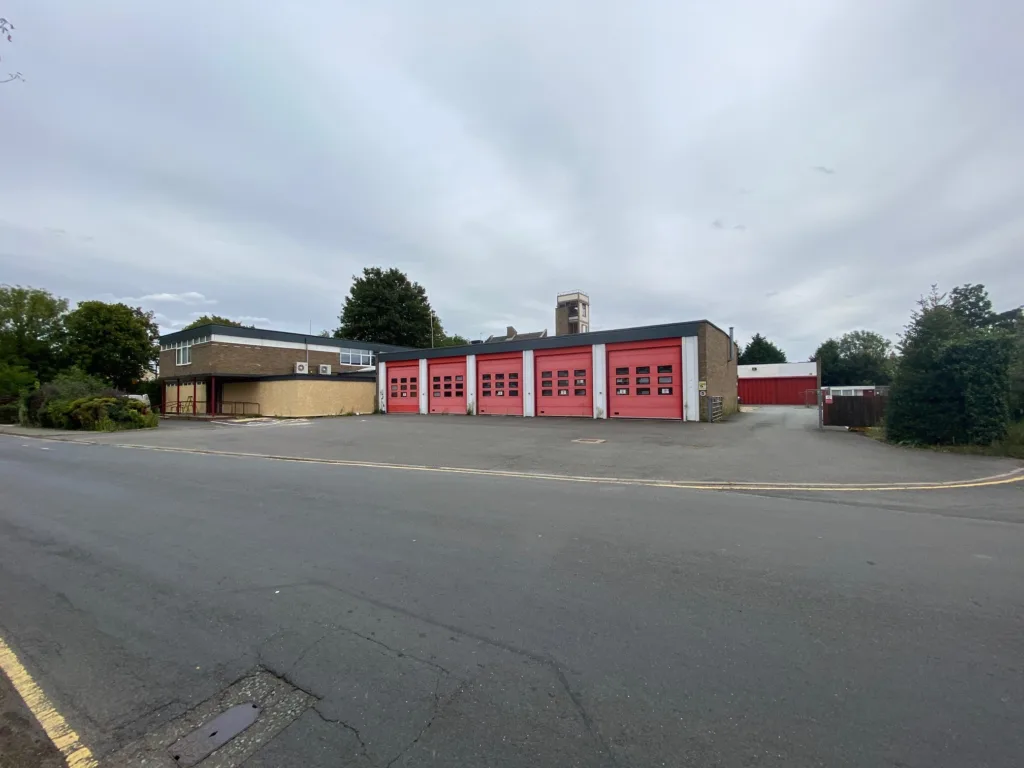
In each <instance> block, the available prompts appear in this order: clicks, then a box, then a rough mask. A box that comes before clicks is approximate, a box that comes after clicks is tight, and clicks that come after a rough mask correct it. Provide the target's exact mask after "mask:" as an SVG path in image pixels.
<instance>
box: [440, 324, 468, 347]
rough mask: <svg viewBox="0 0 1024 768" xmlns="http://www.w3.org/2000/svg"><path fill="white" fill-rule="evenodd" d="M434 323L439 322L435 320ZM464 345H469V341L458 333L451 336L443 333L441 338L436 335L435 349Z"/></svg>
mask: <svg viewBox="0 0 1024 768" xmlns="http://www.w3.org/2000/svg"><path fill="white" fill-rule="evenodd" d="M434 322H435V323H436V322H437V321H436V320H435V321H434ZM464 344H469V339H467V338H466V337H465V336H459V334H457V333H455V334H452V335H451V336H449V335H448V334H446V333H443V334H442V335H441V337H440V338H438V337H437V336H436V335H435V336H434V346H435V347H461V346H463V345H464Z"/></svg>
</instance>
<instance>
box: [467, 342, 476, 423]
mask: <svg viewBox="0 0 1024 768" xmlns="http://www.w3.org/2000/svg"><path fill="white" fill-rule="evenodd" d="M466 411H467V412H468V413H470V414H472V415H473V416H476V355H466Z"/></svg>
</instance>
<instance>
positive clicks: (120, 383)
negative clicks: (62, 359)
mask: <svg viewBox="0 0 1024 768" xmlns="http://www.w3.org/2000/svg"><path fill="white" fill-rule="evenodd" d="M65 327H66V329H67V352H68V360H69V361H70V363H71V364H72V365H74V366H77V367H78V368H80V369H81V370H82V371H84V372H85V373H87V374H90V375H92V376H98V377H99V378H102V379H105V380H106V381H109V382H110V383H111V384H113V385H114V386H115V387H117V388H118V389H125V390H127V389H131V388H132V387H133V386H135V384H136V383H137V382H138V381H140V380H141V379H142V377H143V376H144V375H145V374H146V372H147V371H151V370H152V369H153V362H154V361H155V360H156V359H157V357H158V356H159V354H160V347H159V345H158V344H157V338H158V337H159V335H160V332H159V330H158V329H157V325H156V322H155V321H154V320H153V313H152V312H144V311H143V310H141V309H139V308H138V307H129V306H128V305H126V304H107V303H106V302H102V301H83V302H82V303H81V304H79V305H78V306H77V307H76V308H75V309H74V310H73V311H72V312H69V313H68V316H67V318H66V319H65Z"/></svg>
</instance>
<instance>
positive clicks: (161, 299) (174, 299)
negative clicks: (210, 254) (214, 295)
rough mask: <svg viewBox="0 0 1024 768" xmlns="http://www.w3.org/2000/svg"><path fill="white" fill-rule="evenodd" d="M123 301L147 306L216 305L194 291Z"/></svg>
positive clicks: (152, 295)
mask: <svg viewBox="0 0 1024 768" xmlns="http://www.w3.org/2000/svg"><path fill="white" fill-rule="evenodd" d="M125 301H133V302H134V301H138V302H143V303H149V304H216V303H217V301H216V300H215V299H208V298H206V297H205V296H204V295H203V294H201V293H197V292H196V291H185V292H184V293H147V294H146V295H145V296H140V297H139V298H137V299H125Z"/></svg>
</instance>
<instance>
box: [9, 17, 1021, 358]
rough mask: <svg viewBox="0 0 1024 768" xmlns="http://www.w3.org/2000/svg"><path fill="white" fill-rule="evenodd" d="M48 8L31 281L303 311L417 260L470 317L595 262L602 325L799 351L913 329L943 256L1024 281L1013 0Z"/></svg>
mask: <svg viewBox="0 0 1024 768" xmlns="http://www.w3.org/2000/svg"><path fill="white" fill-rule="evenodd" d="M45 5H46V7H45V8H43V6H42V5H40V4H39V3H33V2H29V0H8V3H7V4H6V5H5V8H4V13H5V16H7V17H8V18H11V19H12V20H14V21H15V23H16V24H17V25H18V28H19V30H21V31H22V32H23V37H21V38H19V44H18V46H17V48H16V49H13V48H12V49H11V50H9V51H8V52H6V59H7V61H5V63H7V64H10V66H11V67H12V68H16V69H17V70H19V71H21V72H23V73H25V77H26V79H27V80H28V81H29V82H27V83H25V84H19V87H17V88H14V89H10V90H5V91H4V93H3V108H4V117H3V126H4V137H5V146H7V147H8V148H10V149H11V151H10V152H8V153H7V154H6V155H5V160H4V184H3V185H0V267H2V274H3V275H4V279H5V281H8V282H17V283H22V284H31V285H38V286H41V287H46V288H49V289H50V290H53V291H54V292H56V293H59V294H61V295H64V296H67V297H69V298H71V299H72V300H76V301H77V300H81V299H85V298H96V297H98V296H105V295H110V296H138V297H140V298H139V299H136V300H133V303H141V304H142V305H143V306H145V307H148V308H153V309H157V310H160V311H161V312H162V313H164V314H163V315H161V318H164V319H161V320H160V322H161V325H162V327H166V328H175V327H180V324H182V323H179V321H178V320H177V318H179V317H181V316H182V315H184V314H187V313H186V312H184V311H182V312H179V311H177V310H179V309H180V310H185V309H193V308H202V307H207V306H211V307H212V306H214V305H215V306H216V308H217V314H220V315H224V316H227V317H234V318H237V319H240V320H241V321H242V322H249V323H255V324H257V325H263V324H269V321H267V320H266V319H267V318H268V317H270V318H274V327H277V328H281V329H283V330H293V331H306V330H307V329H308V328H309V324H310V322H312V325H313V328H314V329H319V328H333V327H335V326H336V325H337V316H338V313H339V310H340V306H341V302H342V299H343V297H344V295H345V294H346V293H347V290H348V287H349V284H350V279H351V277H352V275H354V274H358V273H359V272H360V271H361V270H362V268H363V267H364V266H367V265H381V266H398V267H400V268H401V269H403V270H406V271H407V272H408V273H409V274H410V276H411V277H412V278H413V279H414V280H417V281H419V282H420V283H421V284H423V285H424V286H425V287H426V288H427V291H428V293H429V295H430V298H431V301H432V303H433V304H434V306H435V309H436V310H437V312H438V314H439V315H440V317H441V318H442V320H443V323H444V327H445V329H446V330H448V331H449V332H453V333H455V332H457V333H462V334H464V335H467V336H470V337H479V336H483V337H486V335H487V334H488V332H496V331H501V330H503V329H504V327H505V326H506V325H514V326H515V327H517V328H520V329H529V330H534V329H541V328H545V327H546V328H548V329H549V330H551V329H552V328H553V312H554V297H555V295H556V294H557V293H558V292H559V291H563V290H572V289H576V288H580V289H582V290H585V291H587V292H588V293H589V294H590V296H591V299H592V302H593V304H592V308H593V320H592V322H593V327H594V328H595V329H596V328H614V327H621V326H629V325H642V324H647V323H657V322H666V321H672V320H689V319H697V318H705V317H706V318H707V319H709V320H712V321H714V322H716V323H717V324H719V325H721V326H728V325H735V326H736V330H737V335H738V337H739V338H740V339H741V340H743V339H746V338H748V337H749V336H750V335H752V334H753V333H755V332H761V333H764V334H766V335H768V336H769V337H770V338H772V339H773V340H775V341H777V342H778V343H780V345H781V346H782V347H783V348H784V349H785V350H786V351H787V352H788V353H789V355H790V357H791V358H794V359H796V358H801V357H806V356H807V355H808V354H810V353H811V352H812V351H813V349H814V347H815V346H816V344H817V343H818V342H819V341H820V340H821V339H822V338H824V337H826V336H828V335H833V334H837V333H842V332H843V331H846V330H849V329H852V328H872V329H875V330H878V331H880V332H882V333H884V334H886V335H888V336H890V337H892V336H894V335H895V334H896V333H897V332H898V331H899V330H900V328H901V327H902V326H903V324H904V323H905V321H906V318H907V316H908V314H909V312H910V310H911V309H912V308H913V306H914V301H915V299H916V298H917V296H918V295H919V294H920V293H922V292H924V291H927V290H928V287H929V286H930V284H931V283H935V282H937V283H939V284H940V285H942V286H943V287H945V288H949V287H952V286H953V285H956V284H959V283H963V282H967V281H971V282H983V283H985V284H987V285H988V287H989V289H990V291H991V293H992V297H993V300H994V301H995V304H996V306H997V307H998V308H1005V307H1009V306H1013V305H1016V304H1019V303H1020V301H1021V296H1022V295H1024V259H1021V258H1020V246H1019V244H1020V243H1021V242H1022V240H1024V80H1022V79H1021V78H1019V77H1017V76H1016V73H1017V72H1019V71H1021V69H1022V66H1024V53H1022V52H1021V49H1020V46H1019V44H1018V41H1017V35H1016V32H1017V30H1018V29H1020V28H1021V26H1022V25H1024V17H1022V13H1024V11H1022V10H1021V8H1018V7H1017V5H1014V4H1005V5H1006V7H1005V8H1004V9H1003V12H1002V15H1001V16H997V15H992V14H984V13H977V11H976V9H972V8H971V7H970V6H969V4H965V3H963V2H962V1H961V0H905V2H901V3H891V2H881V0H878V1H877V2H876V1H875V0H871V1H869V2H864V1H863V0H835V1H834V2H829V3H821V2H815V1H814V0H777V2H774V3H771V4H757V3H750V2H747V1H746V0H722V2H719V3H714V4H710V5H709V4H708V3H706V2H700V1H699V0H679V2H675V3H667V2H663V0H636V1H635V2H632V3H628V4H622V3H620V4H614V3H612V4H608V3H604V4H602V3H597V4H595V3H589V2H584V0H545V2H541V1H540V0H519V2H515V3H513V2H505V1H504V0H495V2H488V3H479V2H470V1H469V0H449V2H448V3H447V5H446V12H445V13H443V14H438V13H437V12H436V9H435V8H433V7H428V6H424V5H423V4H421V3H416V2H412V0H396V2H394V3H389V4H383V5H382V4H352V3H334V2H328V0H306V2H304V3H302V4H301V7H300V8H299V9H290V10H289V13H288V14H285V15H284V16H283V17H282V15H281V14H280V13H279V12H278V11H277V10H276V9H273V8H270V7H265V8H263V7H259V6H254V5H253V4H251V3H243V2H242V0H224V2H220V3H216V4H209V3H199V2H198V0H184V2H181V3H176V4H174V5H171V6H161V7H159V8H157V7H155V6H151V5H146V4H139V3H135V2H131V0H98V2H94V3H88V4H83V3H81V2H74V1H73V0H52V2H50V3H48V4H45ZM1018 5H1019V4H1018ZM8 6H10V7H8ZM196 18H201V19H202V20H203V23H202V34H197V35H193V36H192V37H191V38H190V40H189V54H188V56H182V48H181V39H180V32H179V30H181V29H186V28H194V26H195V19H196ZM239 18H244V19H245V20H246V23H245V25H241V26H240V25H239V23H238V19H239ZM921 19H926V20H927V23H924V24H922V23H921ZM111 30H116V33H117V36H118V37H119V38H120V39H125V40H131V41H132V43H133V44H132V45H131V46H122V45H97V44H96V41H97V40H103V39H108V38H109V37H110V35H111ZM268 39H272V40H273V41H274V43H273V47H274V51H273V56H268V55H267V48H266V42H265V41H266V40H268ZM715 222H718V224H717V225H716V223H715ZM209 296H216V297H217V300H216V301H215V300H213V299H209V298H207V297H209ZM165 316H166V317H165ZM242 318H248V320H243V319H242ZM175 323H178V324H177V325H175Z"/></svg>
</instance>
